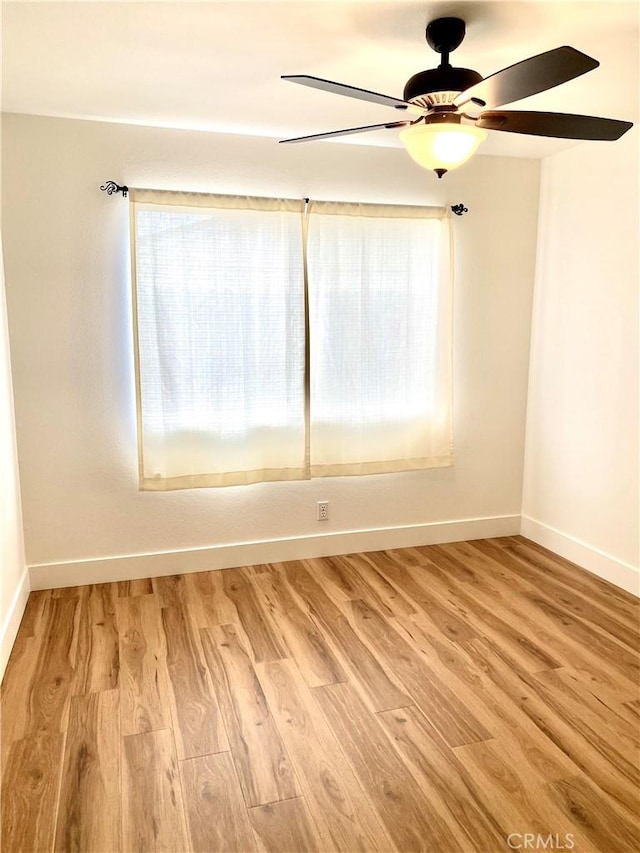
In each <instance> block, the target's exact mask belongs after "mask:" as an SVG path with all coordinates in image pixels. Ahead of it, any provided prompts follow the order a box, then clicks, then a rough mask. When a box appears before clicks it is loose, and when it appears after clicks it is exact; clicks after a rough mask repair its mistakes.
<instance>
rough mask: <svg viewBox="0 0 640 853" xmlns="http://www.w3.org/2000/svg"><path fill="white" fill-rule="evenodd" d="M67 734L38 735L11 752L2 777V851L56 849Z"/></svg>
mask: <svg viewBox="0 0 640 853" xmlns="http://www.w3.org/2000/svg"><path fill="white" fill-rule="evenodd" d="M63 747H64V735H63V734H61V733H60V732H38V733H36V734H34V735H31V736H29V737H26V738H23V739H22V740H18V741H16V742H15V743H13V744H12V745H11V747H10V748H9V749H8V754H7V760H6V763H5V769H4V773H3V777H2V833H1V836H0V837H1V839H2V849H3V850H6V851H7V853H14V851H15V853H18V851H24V853H27V851H41V850H53V843H54V837H55V819H56V805H57V802H58V792H59V789H60V773H61V769H62V751H63Z"/></svg>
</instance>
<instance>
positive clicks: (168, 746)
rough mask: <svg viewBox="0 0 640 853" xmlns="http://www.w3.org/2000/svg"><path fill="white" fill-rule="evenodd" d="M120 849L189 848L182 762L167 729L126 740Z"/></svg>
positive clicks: (177, 852)
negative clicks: (178, 758)
mask: <svg viewBox="0 0 640 853" xmlns="http://www.w3.org/2000/svg"><path fill="white" fill-rule="evenodd" d="M122 849H123V850H124V851H127V853H130V851H143V850H145V851H146V850H154V851H167V853H180V851H185V850H187V849H188V847H187V830H186V824H185V817H184V807H183V801H182V789H181V785H180V780H179V776H178V762H177V760H176V754H175V748H174V743H173V736H172V734H171V732H170V731H168V730H163V731H156V732H145V733H144V734H138V735H128V736H127V737H125V738H123V753H122Z"/></svg>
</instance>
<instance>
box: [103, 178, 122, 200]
mask: <svg viewBox="0 0 640 853" xmlns="http://www.w3.org/2000/svg"><path fill="white" fill-rule="evenodd" d="M100 189H101V190H102V191H103V192H106V193H107V195H114V194H115V193H122V197H123V198H126V197H127V193H128V192H129V187H125V186H120V184H116V182H115V181H105V183H104V184H102V186H101V187H100Z"/></svg>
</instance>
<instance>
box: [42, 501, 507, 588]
mask: <svg viewBox="0 0 640 853" xmlns="http://www.w3.org/2000/svg"><path fill="white" fill-rule="evenodd" d="M519 532H520V516H519V515H506V516H495V517H490V518H469V519H464V520H461V521H444V522H434V523H430V524H414V525H407V526H403V527H383V528H375V529H372V530H351V531H347V532H343V533H328V534H324V535H320V536H298V537H293V538H289V539H271V540H265V541H262V542H240V543H236V544H232V545H216V546H213V547H205V548H189V549H186V550H182V551H162V552H159V553H150V554H130V555H122V556H120V555H118V556H114V557H96V558H95V559H90V560H74V561H71V562H64V563H45V564H40V565H34V566H30V567H29V572H30V576H31V589H53V588H54V587H64V586H81V585H83V584H89V583H106V582H111V581H121V580H135V579H136V578H149V577H159V576H161V575H175V574H186V573H188V572H199V571H205V570H210V569H230V568H234V567H236V566H250V565H253V564H256V563H279V562H284V561H286V560H305V559H310V558H312V557H330V556H335V555H337V554H349V553H353V552H357V551H381V550H385V549H387V548H409V547H411V546H414V545H436V544H439V543H443V542H462V541H464V540H466V539H490V538H492V537H494V536H514V535H516V534H517V533H519Z"/></svg>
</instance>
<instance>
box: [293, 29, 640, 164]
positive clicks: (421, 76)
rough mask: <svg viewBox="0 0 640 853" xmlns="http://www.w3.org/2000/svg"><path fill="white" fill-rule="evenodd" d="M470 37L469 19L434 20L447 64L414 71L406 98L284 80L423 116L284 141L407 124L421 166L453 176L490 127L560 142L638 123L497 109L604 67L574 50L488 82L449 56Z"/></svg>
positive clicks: (431, 32)
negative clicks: (454, 63) (456, 64)
mask: <svg viewBox="0 0 640 853" xmlns="http://www.w3.org/2000/svg"><path fill="white" fill-rule="evenodd" d="M464 36H465V22H464V21H463V20H462V19H461V18H437V19H436V20H434V21H431V23H430V24H429V25H428V26H427V32H426V38H427V43H428V44H429V46H430V47H431V48H432V49H433V50H434V51H436V53H439V54H440V56H441V61H440V65H439V66H438V67H437V68H432V69H429V70H427V71H420V72H419V73H418V74H414V75H413V77H411V78H410V79H409V80H408V81H407V84H406V86H405V87H404V94H403V97H402V99H400V98H394V97H391V96H389V95H381V94H379V93H378V92H371V91H369V90H368V89H358V88H356V87H354V86H347V85H345V84H344V83H334V82H332V81H331V80H323V79H322V78H320V77H310V76H308V75H305V74H294V75H286V76H283V77H282V79H283V80H290V81H291V82H292V83H300V84H301V85H303V86H310V87H311V88H313V89H321V90H322V91H325V92H332V93H334V94H336V95H346V96H347V97H350V98H358V99H359V100H362V101H370V102H371V103H374V104H382V105H383V106H387V107H393V108H395V109H396V110H398V111H402V112H403V113H405V114H408V115H411V116H416V118H408V119H405V120H403V121H392V122H385V123H384V124H372V125H366V126H365V127H349V128H346V129H345V130H334V131H329V132H328V133H315V134H313V135H312V136H300V137H297V138H295V139H281V140H280V141H281V142H285V143H290V142H308V141H310V140H315V139H329V138H331V137H334V136H347V135H349V134H352V133H364V132H367V131H371V130H383V129H391V128H399V127H402V128H405V129H404V130H403V131H401V133H400V139H401V140H402V142H403V143H404V145H405V146H406V148H407V150H408V152H409V154H410V155H411V157H413V159H414V160H416V162H418V163H419V164H420V165H421V166H424V167H425V168H427V169H433V170H434V171H435V172H436V174H437V175H438V177H439V178H441V177H442V176H443V175H444V174H445V172H447V171H448V170H450V169H455V168H456V167H458V166H461V165H462V164H463V163H464V162H466V161H467V160H468V159H469V157H471V155H472V154H473V153H474V152H475V150H476V149H477V147H478V145H480V143H481V142H482V141H483V140H484V139H486V136H487V133H486V131H487V130H499V131H504V132H507V133H528V134H533V135H535V136H551V137H556V138H559V139H591V140H610V141H611V140H615V139H619V138H620V137H621V136H622V134H623V133H626V131H627V130H629V128H630V127H632V126H633V124H632V122H629V121H618V120H616V119H610V118H597V117H595V116H582V115H571V114H568V113H547V112H523V111H513V110H502V109H497V108H498V107H501V106H502V105H503V104H509V103H512V102H513V101H519V100H521V99H522V98H527V97H529V95H535V94H537V93H538V92H544V91H546V90H547V89H552V88H553V87H554V86H559V85H560V84H561V83H566V82H567V81H568V80H573V78H574V77H579V76H580V75H581V74H585V73H586V72H587V71H592V70H593V69H594V68H597V67H598V65H599V64H600V63H599V62H598V61H597V60H596V59H592V58H591V57H590V56H587V55H586V54H584V53H581V52H580V51H579V50H575V48H573V47H567V46H565V47H557V48H555V49H554V50H548V51H546V52H545V53H540V54H538V55H537V56H531V57H529V58H528V59H524V60H522V61H521V62H516V64H515V65H510V66H509V67H508V68H503V69H502V70H501V71H496V73H495V74H492V75H491V76H489V77H486V78H484V79H483V78H482V76H481V75H480V74H478V72H477V71H472V70H471V69H469V68H454V67H452V66H451V64H450V63H449V54H450V53H451V52H452V51H454V50H455V49H456V48H457V47H459V46H460V44H461V43H462V40H463V39H464Z"/></svg>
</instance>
